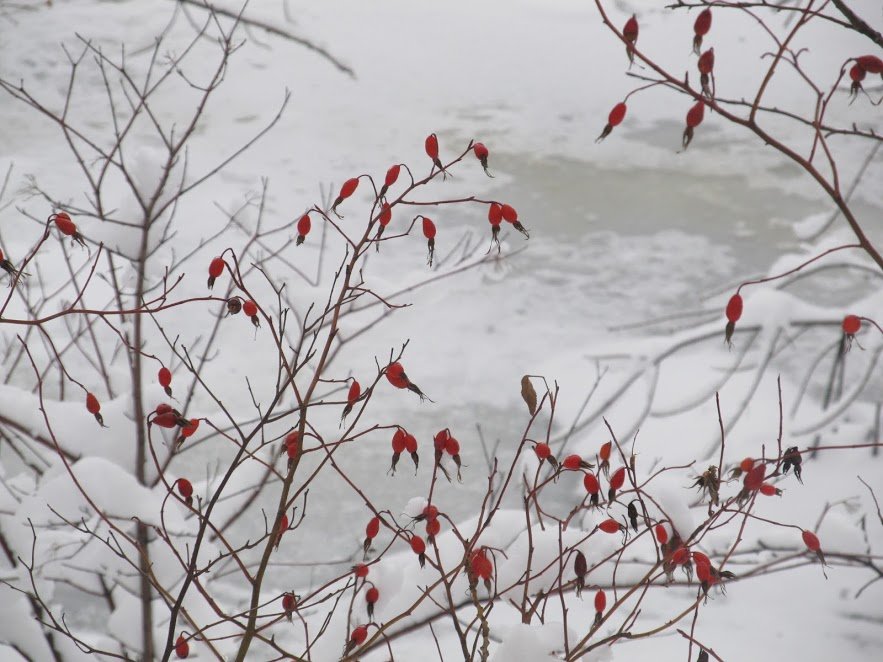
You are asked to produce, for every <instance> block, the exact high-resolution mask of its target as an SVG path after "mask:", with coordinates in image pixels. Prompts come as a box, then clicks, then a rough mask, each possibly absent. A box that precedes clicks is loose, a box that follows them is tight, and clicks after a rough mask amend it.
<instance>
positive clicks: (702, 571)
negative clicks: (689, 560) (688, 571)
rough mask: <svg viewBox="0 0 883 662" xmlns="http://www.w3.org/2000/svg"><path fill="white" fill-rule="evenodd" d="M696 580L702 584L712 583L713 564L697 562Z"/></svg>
mask: <svg viewBox="0 0 883 662" xmlns="http://www.w3.org/2000/svg"><path fill="white" fill-rule="evenodd" d="M696 578H697V579H698V580H699V581H700V582H710V581H711V563H703V562H700V561H696Z"/></svg>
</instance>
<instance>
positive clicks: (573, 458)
mask: <svg viewBox="0 0 883 662" xmlns="http://www.w3.org/2000/svg"><path fill="white" fill-rule="evenodd" d="M582 463H583V459H582V458H581V457H580V456H579V455H568V456H567V457H565V458H564V461H563V462H562V463H561V466H563V467H564V468H565V469H569V470H570V471H576V470H578V469H579V468H580V467H581V466H582Z"/></svg>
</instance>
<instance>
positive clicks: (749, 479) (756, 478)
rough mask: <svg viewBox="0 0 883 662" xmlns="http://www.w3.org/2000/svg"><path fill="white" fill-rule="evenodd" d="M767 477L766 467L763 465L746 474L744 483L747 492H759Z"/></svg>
mask: <svg viewBox="0 0 883 662" xmlns="http://www.w3.org/2000/svg"><path fill="white" fill-rule="evenodd" d="M765 477H766V465H765V464H763V463H761V464H758V465H757V466H756V467H754V468H753V469H752V470H751V471H749V472H748V473H747V474H745V479H744V480H743V483H744V485H745V489H746V490H759V489H760V486H761V485H763V479H764V478H765Z"/></svg>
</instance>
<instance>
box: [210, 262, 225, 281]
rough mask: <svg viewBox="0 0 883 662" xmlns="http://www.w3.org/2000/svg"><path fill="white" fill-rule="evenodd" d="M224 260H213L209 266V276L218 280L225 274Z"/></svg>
mask: <svg viewBox="0 0 883 662" xmlns="http://www.w3.org/2000/svg"><path fill="white" fill-rule="evenodd" d="M224 265H225V262H224V259H223V258H220V257H216V258H214V259H212V261H211V262H210V263H209V265H208V275H209V276H211V277H212V278H218V277H219V276H220V275H221V274H222V273H224Z"/></svg>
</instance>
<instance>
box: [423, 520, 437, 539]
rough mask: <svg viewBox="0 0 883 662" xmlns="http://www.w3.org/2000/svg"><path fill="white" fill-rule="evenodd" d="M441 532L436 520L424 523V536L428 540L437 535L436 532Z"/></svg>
mask: <svg viewBox="0 0 883 662" xmlns="http://www.w3.org/2000/svg"><path fill="white" fill-rule="evenodd" d="M439 531H441V522H439V521H438V520H437V519H431V520H427V522H426V535H427V536H429V537H430V538H433V537H435V536H437V535H438V532H439Z"/></svg>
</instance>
